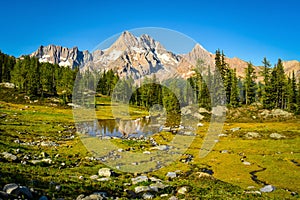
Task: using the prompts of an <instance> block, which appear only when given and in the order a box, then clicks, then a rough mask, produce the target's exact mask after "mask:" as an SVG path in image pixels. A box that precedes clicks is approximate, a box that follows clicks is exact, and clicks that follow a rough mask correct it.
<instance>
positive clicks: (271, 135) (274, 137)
mask: <svg viewBox="0 0 300 200" xmlns="http://www.w3.org/2000/svg"><path fill="white" fill-rule="evenodd" d="M270 138H273V139H282V138H285V136H284V135H281V134H279V133H271V134H270Z"/></svg>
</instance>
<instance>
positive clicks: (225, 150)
mask: <svg viewBox="0 0 300 200" xmlns="http://www.w3.org/2000/svg"><path fill="white" fill-rule="evenodd" d="M220 153H228V150H227V149H224V150H222V151H221V152H220Z"/></svg>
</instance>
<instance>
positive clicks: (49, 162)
mask: <svg viewBox="0 0 300 200" xmlns="http://www.w3.org/2000/svg"><path fill="white" fill-rule="evenodd" d="M42 162H44V163H47V164H52V160H51V159H50V158H44V159H42Z"/></svg>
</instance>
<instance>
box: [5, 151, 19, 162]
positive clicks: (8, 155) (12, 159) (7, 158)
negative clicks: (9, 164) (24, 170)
mask: <svg viewBox="0 0 300 200" xmlns="http://www.w3.org/2000/svg"><path fill="white" fill-rule="evenodd" d="M1 154H2V156H3V157H4V158H5V159H6V160H11V161H16V160H17V159H18V157H17V156H15V155H13V154H11V153H8V152H3V153H1Z"/></svg>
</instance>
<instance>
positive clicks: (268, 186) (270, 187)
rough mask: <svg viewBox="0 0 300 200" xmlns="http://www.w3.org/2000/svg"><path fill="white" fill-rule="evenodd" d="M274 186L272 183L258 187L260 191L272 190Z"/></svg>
mask: <svg viewBox="0 0 300 200" xmlns="http://www.w3.org/2000/svg"><path fill="white" fill-rule="evenodd" d="M274 190H275V187H274V186H273V185H266V186H264V187H263V188H260V191H261V192H273V191H274Z"/></svg>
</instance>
